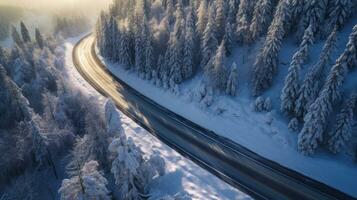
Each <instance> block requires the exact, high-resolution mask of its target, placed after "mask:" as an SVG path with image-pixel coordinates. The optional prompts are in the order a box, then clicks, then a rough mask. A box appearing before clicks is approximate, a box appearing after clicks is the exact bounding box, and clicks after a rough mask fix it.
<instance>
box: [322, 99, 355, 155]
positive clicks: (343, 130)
mask: <svg viewBox="0 0 357 200" xmlns="http://www.w3.org/2000/svg"><path fill="white" fill-rule="evenodd" d="M356 100H357V96H356V94H355V93H353V94H352V95H351V97H350V98H349V99H348V100H347V101H346V103H345V104H344V108H343V109H342V110H341V112H340V113H339V114H338V115H337V119H336V124H335V126H334V128H333V131H332V132H330V134H329V135H330V138H329V140H328V149H329V150H330V151H331V152H333V153H338V152H340V151H341V149H342V148H343V147H344V146H345V144H346V143H347V142H348V141H349V140H350V138H351V136H352V123H353V116H354V115H353V113H354V109H355V107H356Z"/></svg>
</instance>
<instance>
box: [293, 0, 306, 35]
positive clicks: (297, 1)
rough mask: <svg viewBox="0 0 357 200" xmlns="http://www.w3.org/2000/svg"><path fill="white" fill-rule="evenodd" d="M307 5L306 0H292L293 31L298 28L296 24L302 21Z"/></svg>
mask: <svg viewBox="0 0 357 200" xmlns="http://www.w3.org/2000/svg"><path fill="white" fill-rule="evenodd" d="M305 7H306V0H291V6H290V8H291V11H290V12H291V23H290V25H291V26H290V29H292V30H291V32H295V31H296V29H297V28H298V27H297V26H296V25H297V24H299V23H300V21H301V18H302V15H303V12H304V11H305Z"/></svg>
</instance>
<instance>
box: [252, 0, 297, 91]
mask: <svg viewBox="0 0 357 200" xmlns="http://www.w3.org/2000/svg"><path fill="white" fill-rule="evenodd" d="M289 3H290V0H281V1H280V2H279V4H278V8H277V10H276V12H275V15H274V19H273V22H272V23H271V25H270V26H269V31H268V35H267V38H266V40H265V43H264V46H263V48H262V49H261V50H260V53H259V54H258V56H257V58H256V60H255V63H254V65H253V77H252V79H253V84H252V86H253V88H252V90H253V95H255V96H257V95H259V94H261V93H262V92H263V91H264V90H266V89H267V88H269V87H270V86H271V84H272V82H273V78H274V76H275V74H276V72H277V70H278V55H279V52H280V49H281V42H282V39H283V37H284V35H285V32H286V26H287V24H289V22H290V19H291V13H290V9H289V6H290V4H289Z"/></svg>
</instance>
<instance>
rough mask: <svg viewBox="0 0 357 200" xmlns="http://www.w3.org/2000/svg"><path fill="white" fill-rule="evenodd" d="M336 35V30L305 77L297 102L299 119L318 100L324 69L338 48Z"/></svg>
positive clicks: (296, 107)
mask: <svg viewBox="0 0 357 200" xmlns="http://www.w3.org/2000/svg"><path fill="white" fill-rule="evenodd" d="M336 34H337V31H336V29H335V30H334V31H332V32H331V34H330V36H329V37H328V38H327V40H326V42H325V45H324V47H323V50H322V52H321V54H320V57H319V60H318V62H317V63H316V64H315V65H313V66H312V67H311V68H310V69H309V71H308V72H307V74H306V76H305V80H304V82H303V84H302V86H301V88H300V91H299V97H298V98H297V100H296V102H295V116H296V117H298V118H303V117H304V116H305V114H306V112H307V110H308V108H309V107H310V105H311V104H312V103H313V102H314V101H315V100H316V98H317V96H318V94H319V92H320V90H321V87H322V84H323V81H324V71H325V70H324V69H325V67H326V66H327V65H328V62H329V60H330V56H331V54H332V52H333V51H334V49H335V48H336Z"/></svg>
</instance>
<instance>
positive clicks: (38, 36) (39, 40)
mask: <svg viewBox="0 0 357 200" xmlns="http://www.w3.org/2000/svg"><path fill="white" fill-rule="evenodd" d="M35 36H36V42H37V45H38V46H39V47H40V48H41V49H42V48H43V47H44V40H43V36H42V34H41V33H40V30H38V28H36V30H35Z"/></svg>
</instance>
